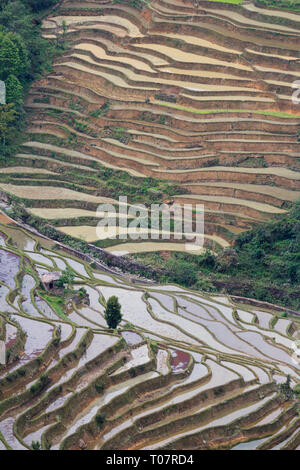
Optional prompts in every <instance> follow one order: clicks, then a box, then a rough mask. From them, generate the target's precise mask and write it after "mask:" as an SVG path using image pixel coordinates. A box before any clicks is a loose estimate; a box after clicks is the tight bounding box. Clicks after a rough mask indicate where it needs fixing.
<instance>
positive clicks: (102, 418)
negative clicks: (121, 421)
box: [96, 413, 105, 429]
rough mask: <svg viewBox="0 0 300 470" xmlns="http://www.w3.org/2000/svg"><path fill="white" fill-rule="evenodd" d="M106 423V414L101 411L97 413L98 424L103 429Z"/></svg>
mask: <svg viewBox="0 0 300 470" xmlns="http://www.w3.org/2000/svg"><path fill="white" fill-rule="evenodd" d="M104 423H105V416H104V415H103V414H101V413H98V414H97V415H96V424H97V426H98V428H99V429H101V428H102V427H103V425H104Z"/></svg>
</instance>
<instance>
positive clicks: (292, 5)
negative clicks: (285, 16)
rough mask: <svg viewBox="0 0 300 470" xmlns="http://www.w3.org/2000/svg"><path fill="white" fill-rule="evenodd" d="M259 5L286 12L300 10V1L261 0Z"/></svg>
mask: <svg viewBox="0 0 300 470" xmlns="http://www.w3.org/2000/svg"><path fill="white" fill-rule="evenodd" d="M259 4H261V5H262V6H267V7H273V8H283V9H286V10H300V0H259Z"/></svg>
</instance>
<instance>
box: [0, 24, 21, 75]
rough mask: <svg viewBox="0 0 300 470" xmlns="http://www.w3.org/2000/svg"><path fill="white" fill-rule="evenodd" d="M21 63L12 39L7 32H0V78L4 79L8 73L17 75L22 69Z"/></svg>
mask: <svg viewBox="0 0 300 470" xmlns="http://www.w3.org/2000/svg"><path fill="white" fill-rule="evenodd" d="M22 68H23V66H22V63H21V59H20V55H19V50H18V47H17V45H16V44H15V42H14V41H12V40H11V38H10V37H9V34H3V33H1V32H0V78H1V80H5V79H6V78H7V77H8V75H10V74H13V75H16V76H17V75H18V73H19V71H20V69H22Z"/></svg>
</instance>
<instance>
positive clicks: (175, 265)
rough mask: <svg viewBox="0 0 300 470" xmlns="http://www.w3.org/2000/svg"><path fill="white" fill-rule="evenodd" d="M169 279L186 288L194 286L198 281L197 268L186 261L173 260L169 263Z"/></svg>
mask: <svg viewBox="0 0 300 470" xmlns="http://www.w3.org/2000/svg"><path fill="white" fill-rule="evenodd" d="M166 268H167V273H168V279H170V280H171V281H173V282H176V283H178V284H182V285H184V286H186V287H189V286H192V285H193V284H195V282H196V281H197V270H196V268H195V267H194V266H193V265H191V264H190V263H188V262H186V261H179V260H177V259H174V258H171V259H169V260H168V262H167V266H166Z"/></svg>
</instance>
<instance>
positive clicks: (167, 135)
mask: <svg viewBox="0 0 300 470" xmlns="http://www.w3.org/2000/svg"><path fill="white" fill-rule="evenodd" d="M198 4H199V5H198V7H196V6H195V5H194V3H193V2H192V1H183V0H176V1H173V0H172V1H171V0H151V1H150V2H149V3H148V5H147V6H145V7H144V9H143V10H138V9H135V8H132V7H130V6H128V5H126V4H113V2H109V1H101V0H97V1H94V2H93V3H90V2H88V0H83V1H82V2H80V3H76V2H71V1H68V0H65V1H63V2H62V3H61V5H60V7H59V8H58V9H56V10H55V12H54V13H52V15H51V16H50V17H48V18H47V19H46V20H45V21H44V23H43V35H44V36H45V37H48V38H49V39H55V38H58V39H59V38H60V37H61V35H62V30H63V24H64V23H63V22H65V24H66V27H67V29H66V41H67V43H68V46H69V47H68V48H67V52H65V53H64V55H63V56H61V57H60V58H59V59H57V60H56V62H55V63H54V66H53V72H51V73H50V74H49V75H48V76H46V77H45V78H43V79H41V80H40V81H37V82H35V83H34V84H33V86H32V88H31V91H30V94H29V98H28V100H27V103H26V106H27V109H28V111H30V113H31V117H30V125H29V128H28V130H27V138H26V139H25V142H24V144H23V146H22V149H21V152H20V153H19V155H18V164H17V165H16V164H14V166H13V167H10V168H6V169H5V170H4V171H3V176H4V175H5V181H4V182H3V181H2V182H1V185H0V187H1V189H2V190H4V191H6V192H10V193H12V194H14V195H17V196H19V197H22V198H23V199H24V200H25V204H26V203H27V205H28V206H29V207H30V208H31V210H32V213H36V214H38V215H39V216H41V217H44V218H46V219H49V221H51V220H53V218H55V217H53V214H52V213H51V210H55V209H57V211H58V216H57V218H63V216H62V214H63V212H62V211H63V210H65V211H68V210H71V211H72V212H70V215H69V217H68V221H67V227H66V226H64V231H65V233H70V232H72V231H74V230H75V232H76V233H75V235H76V234H78V233H79V234H83V236H84V234H86V238H88V239H89V240H91V239H92V238H93V237H92V238H91V237H90V236H88V235H87V229H86V227H85V224H82V226H81V227H80V226H79V227H78V223H76V225H77V226H76V227H74V228H73V227H72V225H73V223H75V220H76V218H78V217H85V218H88V217H90V218H91V222H90V223H89V224H88V225H95V220H94V217H93V216H92V215H91V212H93V211H94V210H95V207H96V204H97V202H99V201H100V200H103V197H104V198H105V197H106V196H107V193H105V191H104V190H103V177H102V180H101V178H100V180H99V178H97V171H98V170H99V169H100V168H102V167H103V166H104V167H105V168H107V169H108V170H122V171H125V172H127V173H128V174H129V175H130V176H131V177H134V178H136V180H135V181H136V182H135V183H134V184H135V185H140V184H143V180H144V179H145V178H146V177H154V178H161V179H165V180H168V181H170V182H173V183H176V184H177V185H179V186H180V187H182V192H181V194H178V193H177V194H176V195H174V196H173V197H172V198H171V199H172V200H174V202H177V203H181V202H187V201H188V202H189V203H192V204H194V205H195V204H197V203H199V204H204V207H205V217H206V224H205V230H206V235H207V240H209V237H210V243H211V242H212V240H213V244H214V247H215V248H217V247H218V246H219V247H222V246H224V245H227V244H228V243H231V241H232V239H233V237H234V236H235V234H236V233H237V232H239V231H242V230H245V229H247V228H249V227H250V226H251V225H252V224H255V223H258V222H260V221H261V220H265V219H267V218H269V217H270V216H276V215H280V214H283V213H284V212H285V211H287V210H288V209H289V207H290V205H291V203H293V202H294V201H295V200H297V199H298V198H299V196H300V182H299V178H300V176H299V137H298V136H299V130H300V111H299V105H297V104H293V102H292V99H291V97H292V93H293V91H294V89H293V88H292V84H293V82H294V81H295V80H297V79H298V78H299V74H300V60H299V59H300V52H299V51H300V47H299V46H300V28H299V26H300V15H299V13H296V12H287V11H284V10H282V11H281V10H273V9H267V8H260V7H257V6H255V5H254V3H253V2H252V1H247V2H245V3H244V4H243V3H242V2H240V1H237V2H232V3H226V2H213V1H212V2H210V1H209V2H206V1H200V2H198ZM99 8H100V10H99ZM41 186H42V187H43V188H42V190H41ZM122 191H123V192H124V189H123V190H122ZM120 192H121V191H120ZM113 199H114V198H113ZM158 199H159V198H158ZM53 200H55V209H53V207H54V206H53V204H54V201H53ZM26 201H27V202H26ZM159 202H161V201H159ZM76 208H77V209H78V215H76V213H75V211H76ZM82 210H86V213H85V214H83V213H82V212H81V211H82ZM59 211H61V213H60V214H59ZM88 230H90V229H88ZM77 232H78V233H77ZM135 245H136V246H137V251H140V250H141V246H142V245H141V244H132V246H130V247H129V250H128V251H130V252H134V246H135ZM111 248H113V247H111ZM149 248H150V246H149V245H148V248H147V247H146V246H145V249H146V250H148V249H149ZM153 248H154V249H158V250H159V249H160V248H159V247H158V246H157V248H155V247H153ZM123 251H124V252H125V251H126V250H123Z"/></svg>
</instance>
